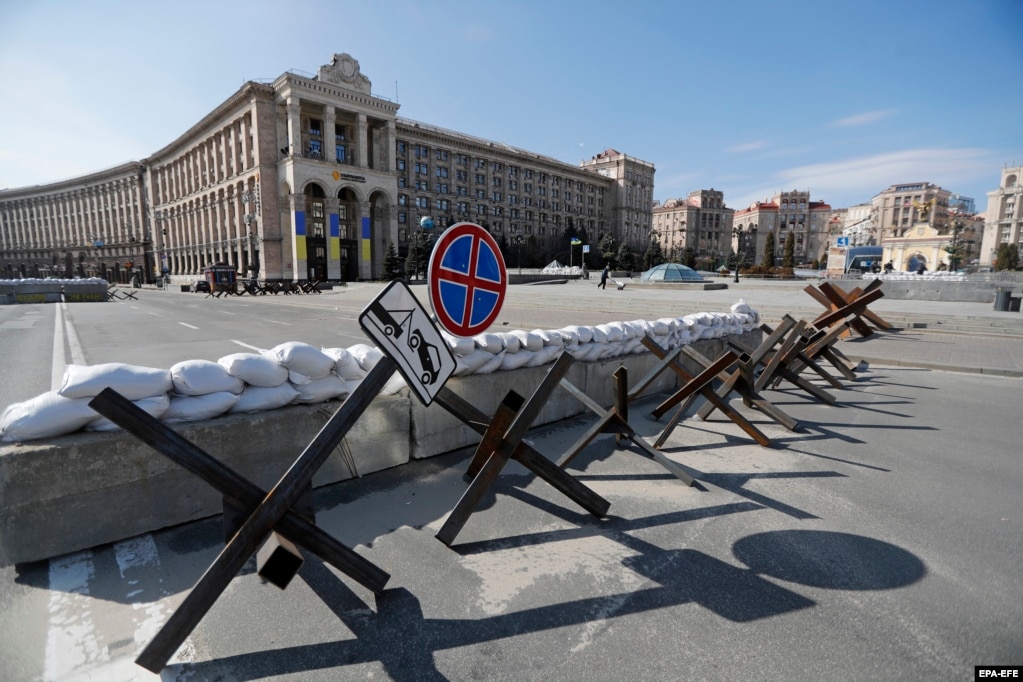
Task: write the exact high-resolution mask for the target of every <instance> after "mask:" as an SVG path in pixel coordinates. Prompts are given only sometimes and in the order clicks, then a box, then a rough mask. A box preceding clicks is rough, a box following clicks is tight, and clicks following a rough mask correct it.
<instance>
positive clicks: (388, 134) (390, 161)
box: [380, 121, 453, 179]
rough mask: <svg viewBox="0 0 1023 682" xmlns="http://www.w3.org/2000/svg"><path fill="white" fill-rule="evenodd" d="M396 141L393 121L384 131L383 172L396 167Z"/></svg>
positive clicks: (388, 123) (389, 122)
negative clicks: (384, 166)
mask: <svg viewBox="0 0 1023 682" xmlns="http://www.w3.org/2000/svg"><path fill="white" fill-rule="evenodd" d="M396 140H397V133H396V131H395V126H394V121H388V122H387V124H386V126H385V129H384V144H385V145H386V147H387V151H385V152H384V159H385V163H386V164H387V167H386V168H381V169H380V170H382V171H384V172H388V173H389V172H391V171H393V170H394V169H395V168H396V167H397V163H396V162H395V153H396V152H395V146H396ZM452 179H453V178H452Z"/></svg>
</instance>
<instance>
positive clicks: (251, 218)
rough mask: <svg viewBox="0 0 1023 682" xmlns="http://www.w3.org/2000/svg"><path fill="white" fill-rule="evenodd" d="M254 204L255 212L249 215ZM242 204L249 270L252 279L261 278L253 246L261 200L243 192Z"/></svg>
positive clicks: (251, 193) (253, 194)
mask: <svg viewBox="0 0 1023 682" xmlns="http://www.w3.org/2000/svg"><path fill="white" fill-rule="evenodd" d="M250 203H251V204H252V207H253V212H252V213H249V204H250ZM242 204H244V205H245V218H244V221H245V233H246V242H247V244H246V259H247V260H248V270H249V278H250V279H253V280H255V279H258V278H259V265H258V264H257V263H256V260H255V258H256V255H255V248H254V246H253V235H252V231H253V230H254V229H255V225H256V219H257V214H258V211H259V198H258V197H257V196H256V194H255V192H243V193H242Z"/></svg>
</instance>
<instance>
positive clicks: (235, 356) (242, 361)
mask: <svg viewBox="0 0 1023 682" xmlns="http://www.w3.org/2000/svg"><path fill="white" fill-rule="evenodd" d="M217 364H219V365H220V366H221V367H223V368H224V369H225V370H227V373H228V374H230V375H231V376H233V377H238V378H239V379H241V380H242V381H244V382H245V383H246V384H248V385H249V386H265V387H267V388H270V387H273V386H280V385H281V384H283V383H284V382H285V381H287V380H288V368H287V367H282V366H281V365H280V363H278V362H277V361H276V360H274V359H273V358H269V357H267V356H265V355H263V354H262V353H231V354H230V355H225V356H224V357H222V358H220V359H219V360H217Z"/></svg>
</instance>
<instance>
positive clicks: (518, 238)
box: [512, 230, 572, 275]
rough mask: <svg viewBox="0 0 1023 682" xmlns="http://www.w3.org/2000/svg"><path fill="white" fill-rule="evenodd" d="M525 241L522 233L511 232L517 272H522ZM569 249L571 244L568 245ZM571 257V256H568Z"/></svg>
mask: <svg viewBox="0 0 1023 682" xmlns="http://www.w3.org/2000/svg"><path fill="white" fill-rule="evenodd" d="M525 243H526V238H525V237H524V236H522V233H521V232H519V231H518V230H516V231H515V232H514V234H512V244H514V245H515V260H516V262H517V263H518V265H519V274H520V275H521V274H522V245H523V244H525ZM568 248H569V249H571V248H572V247H571V245H570V246H569V247H568ZM569 257H570V258H571V256H569Z"/></svg>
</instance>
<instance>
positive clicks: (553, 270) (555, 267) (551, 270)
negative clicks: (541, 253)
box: [540, 260, 583, 275]
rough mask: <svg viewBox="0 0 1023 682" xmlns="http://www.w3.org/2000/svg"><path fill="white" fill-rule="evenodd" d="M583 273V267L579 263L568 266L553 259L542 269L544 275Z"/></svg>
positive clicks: (541, 272)
mask: <svg viewBox="0 0 1023 682" xmlns="http://www.w3.org/2000/svg"><path fill="white" fill-rule="evenodd" d="M582 273H583V269H582V268H581V267H579V266H578V265H574V266H572V267H568V266H567V265H562V264H561V263H559V262H558V261H557V260H552V261H551V262H550V263H548V264H547V265H546V266H545V267H544V269H543V270H541V271H540V274H542V275H581V274H582Z"/></svg>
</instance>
